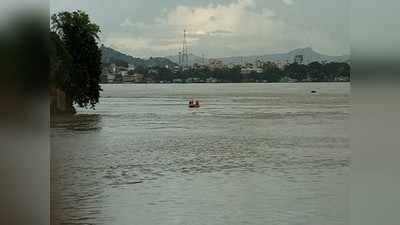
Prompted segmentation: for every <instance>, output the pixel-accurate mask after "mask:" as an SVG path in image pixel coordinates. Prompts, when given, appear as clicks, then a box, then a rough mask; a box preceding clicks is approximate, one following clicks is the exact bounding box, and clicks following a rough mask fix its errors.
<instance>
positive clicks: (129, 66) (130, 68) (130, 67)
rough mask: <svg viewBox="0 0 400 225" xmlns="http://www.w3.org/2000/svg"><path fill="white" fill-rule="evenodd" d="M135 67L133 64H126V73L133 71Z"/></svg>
mask: <svg viewBox="0 0 400 225" xmlns="http://www.w3.org/2000/svg"><path fill="white" fill-rule="evenodd" d="M135 68H136V67H135V65H133V64H128V71H134V70H135Z"/></svg>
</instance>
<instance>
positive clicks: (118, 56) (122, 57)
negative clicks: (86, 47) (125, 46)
mask: <svg viewBox="0 0 400 225" xmlns="http://www.w3.org/2000/svg"><path fill="white" fill-rule="evenodd" d="M100 49H101V52H102V60H101V61H102V62H103V63H115V62H117V61H123V62H126V63H128V64H132V65H135V66H139V65H141V66H146V67H165V66H167V65H168V66H169V67H173V66H176V65H177V64H176V63H174V62H172V61H171V60H169V59H167V58H164V57H151V58H149V59H142V58H136V57H132V56H130V55H127V54H124V53H121V52H119V51H117V50H115V49H112V48H109V47H105V46H101V48H100Z"/></svg>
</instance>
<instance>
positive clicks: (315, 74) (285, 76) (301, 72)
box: [134, 62, 350, 83]
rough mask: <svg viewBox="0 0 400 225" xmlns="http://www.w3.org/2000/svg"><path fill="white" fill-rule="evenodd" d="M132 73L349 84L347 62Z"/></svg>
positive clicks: (160, 78)
mask: <svg viewBox="0 0 400 225" xmlns="http://www.w3.org/2000/svg"><path fill="white" fill-rule="evenodd" d="M134 73H140V74H145V76H146V77H147V78H150V79H152V80H153V81H154V82H160V81H170V82H173V80H176V79H181V80H186V79H190V78H197V79H199V80H201V81H205V80H206V79H208V78H214V79H216V80H218V82H233V83H240V82H288V81H289V82H290V81H292V82H334V81H350V65H349V64H348V63H341V62H330V63H320V62H312V63H310V64H308V65H303V64H297V63H292V64H288V65H286V66H284V67H283V68H280V67H278V66H277V65H276V64H275V63H273V62H268V63H265V64H264V65H263V67H262V68H261V70H259V71H256V70H254V71H250V72H243V68H242V67H241V66H239V65H238V66H233V67H223V68H214V69H211V68H209V67H206V66H197V67H196V66H194V67H192V68H188V69H186V70H178V71H174V70H173V69H168V68H151V69H150V68H145V67H137V68H136V69H135V71H134Z"/></svg>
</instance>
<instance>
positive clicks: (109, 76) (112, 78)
mask: <svg viewBox="0 0 400 225" xmlns="http://www.w3.org/2000/svg"><path fill="white" fill-rule="evenodd" d="M114 81H115V74H113V73H109V74H107V82H108V83H114Z"/></svg>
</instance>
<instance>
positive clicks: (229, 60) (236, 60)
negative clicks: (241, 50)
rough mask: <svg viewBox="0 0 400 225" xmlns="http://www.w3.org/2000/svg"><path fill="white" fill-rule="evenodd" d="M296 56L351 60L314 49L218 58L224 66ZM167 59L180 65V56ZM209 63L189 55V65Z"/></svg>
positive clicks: (333, 60) (345, 56)
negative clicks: (324, 53)
mask: <svg viewBox="0 0 400 225" xmlns="http://www.w3.org/2000/svg"><path fill="white" fill-rule="evenodd" d="M296 55H303V58H304V63H305V64H308V63H311V62H315V61H319V62H322V61H326V62H347V61H349V59H350V56H349V55H343V56H328V55H323V54H320V53H318V52H316V51H314V50H313V49H312V48H299V49H295V50H293V51H290V52H287V53H279V54H269V55H254V56H236V57H224V58H217V59H220V60H222V61H223V62H224V64H242V63H255V62H257V60H261V61H263V62H267V61H272V62H277V61H281V62H286V61H288V62H289V63H291V62H293V60H294V57H295V56H296ZM166 58H167V59H169V60H171V61H172V62H175V63H179V56H178V55H173V56H167V57H166ZM203 62H204V63H208V59H207V58H202V57H199V56H196V55H193V54H191V55H189V64H190V65H193V64H194V63H199V64H202V63H203Z"/></svg>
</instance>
